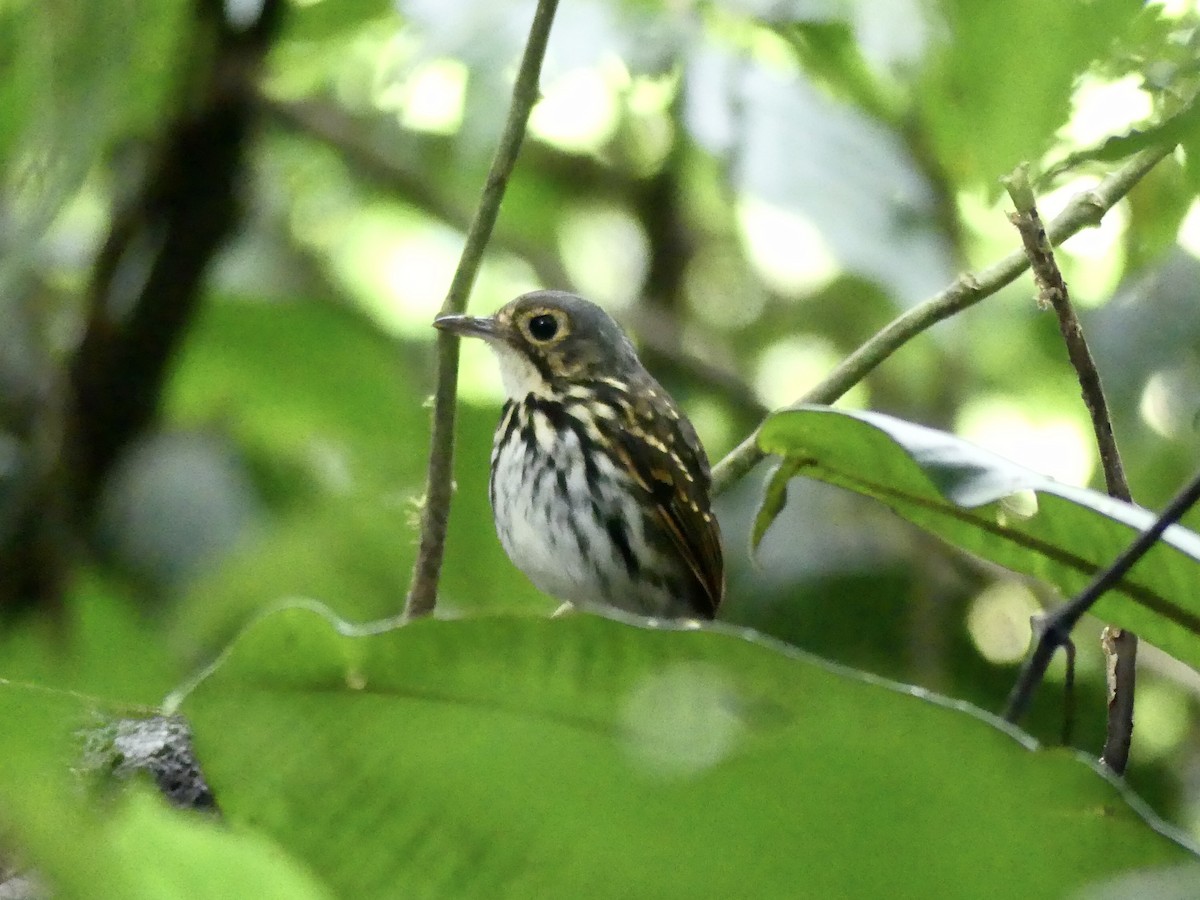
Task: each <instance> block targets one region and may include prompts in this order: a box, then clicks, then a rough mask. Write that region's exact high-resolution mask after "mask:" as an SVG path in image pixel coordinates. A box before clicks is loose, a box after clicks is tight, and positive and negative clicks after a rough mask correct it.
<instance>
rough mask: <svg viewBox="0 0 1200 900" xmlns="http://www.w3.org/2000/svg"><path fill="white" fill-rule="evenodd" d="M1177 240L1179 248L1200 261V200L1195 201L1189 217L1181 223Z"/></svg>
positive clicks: (1189, 210) (1188, 213) (1190, 208)
mask: <svg viewBox="0 0 1200 900" xmlns="http://www.w3.org/2000/svg"><path fill="white" fill-rule="evenodd" d="M1176 239H1177V240H1178V241H1179V246H1181V247H1182V248H1183V249H1184V250H1186V251H1187V252H1188V253H1190V254H1192V256H1194V257H1196V258H1197V259H1200V200H1193V201H1192V205H1191V206H1189V207H1188V211H1187V215H1185V216H1184V217H1183V221H1182V222H1180V223H1179V235H1178V237H1177V238H1176Z"/></svg>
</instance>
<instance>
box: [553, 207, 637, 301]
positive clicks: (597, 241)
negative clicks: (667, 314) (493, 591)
mask: <svg viewBox="0 0 1200 900" xmlns="http://www.w3.org/2000/svg"><path fill="white" fill-rule="evenodd" d="M558 243H559V247H560V249H561V251H562V259H563V266H564V267H565V268H566V270H567V274H568V275H569V276H570V278H571V281H572V282H573V283H574V284H575V285H577V286H578V288H579V292H580V293H581V294H583V295H584V296H586V297H587V298H588V299H589V300H592V301H594V302H596V303H599V304H600V305H601V306H604V307H606V308H608V309H609V310H612V309H624V308H627V307H629V306H632V305H633V304H634V303H635V302H636V301H637V300H638V288H639V286H640V285H641V284H642V282H643V281H644V280H645V276H646V266H647V264H648V262H649V255H650V250H649V247H648V246H647V243H646V235H645V234H644V233H643V232H642V229H641V226H640V225H638V223H637V221H636V220H635V219H634V218H633V216H632V215H630V213H629V212H628V210H626V209H624V208H623V207H620V206H615V205H609V204H594V205H593V204H590V205H587V206H581V207H574V208H571V209H569V210H567V211H566V213H565V214H564V215H563V217H562V226H561V229H560V231H559V237H558Z"/></svg>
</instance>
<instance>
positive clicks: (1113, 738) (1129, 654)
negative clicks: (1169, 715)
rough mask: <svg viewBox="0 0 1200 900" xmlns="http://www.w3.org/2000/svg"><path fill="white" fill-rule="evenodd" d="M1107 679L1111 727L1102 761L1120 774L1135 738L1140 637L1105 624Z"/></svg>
mask: <svg viewBox="0 0 1200 900" xmlns="http://www.w3.org/2000/svg"><path fill="white" fill-rule="evenodd" d="M1100 646H1101V647H1103V648H1104V662H1105V675H1106V681H1107V682H1108V728H1107V730H1106V732H1105V739H1104V750H1103V751H1102V752H1101V754H1100V762H1102V763H1104V764H1105V765H1106V766H1108V767H1109V768H1110V769H1112V770H1113V771H1114V772H1116V773H1117V774H1118V775H1120V774H1122V773H1123V772H1124V771H1125V767H1126V766H1127V765H1128V764H1129V746H1130V744H1131V743H1132V741H1133V698H1134V684H1135V681H1136V674H1135V671H1136V669H1137V648H1138V644H1137V637H1136V636H1135V635H1134V634H1133V632H1132V631H1125V630H1123V629H1120V628H1114V627H1112V626H1111V625H1106V626H1104V631H1103V632H1101V634H1100Z"/></svg>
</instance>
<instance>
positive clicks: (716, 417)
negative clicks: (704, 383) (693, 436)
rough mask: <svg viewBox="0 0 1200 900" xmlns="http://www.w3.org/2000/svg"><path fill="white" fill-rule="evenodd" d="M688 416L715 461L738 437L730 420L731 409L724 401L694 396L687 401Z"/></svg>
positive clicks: (710, 456)
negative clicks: (729, 409)
mask: <svg viewBox="0 0 1200 900" xmlns="http://www.w3.org/2000/svg"><path fill="white" fill-rule="evenodd" d="M687 417H688V418H689V419H691V422H692V425H693V426H694V427H695V429H696V433H697V434H698V435H700V441H701V443H702V444H703V445H704V449H705V450H706V451H707V452H708V456H709V458H710V459H711V460H712V461H713V462H715V461H716V457H717V455H718V454H719V453H721V452H722V451H723V450H724V449H725V448H728V447H731V446H733V442H734V440H735V438H736V436H735V435H734V433H733V423H732V422H730V421H729V411H728V409H727V408H726V406H725V405H724V404H723V403H720V402H719V401H717V400H711V399H708V398H705V397H695V398H692V399H690V400H688V403H687Z"/></svg>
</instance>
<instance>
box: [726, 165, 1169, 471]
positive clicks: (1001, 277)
mask: <svg viewBox="0 0 1200 900" xmlns="http://www.w3.org/2000/svg"><path fill="white" fill-rule="evenodd" d="M1172 150H1174V145H1173V144H1172V145H1169V146H1162V147H1153V148H1150V149H1148V150H1143V151H1142V152H1141V153H1139V154H1137V155H1136V156H1134V157H1133V158H1132V159H1131V160H1130V161H1129V162H1128V163H1126V164H1125V165H1124V166H1122V167H1121V168H1120V169H1118V170H1117V171H1115V172H1113V173H1112V174H1111V175H1109V176H1108V177H1107V178H1105V179H1104V181H1102V182H1101V183H1100V184H1099V185H1097V186H1096V187H1095V189H1093V190H1090V191H1084V192H1082V193H1080V194H1077V195H1076V196H1075V197H1073V198H1072V199H1071V202H1070V203H1068V204H1067V207H1066V209H1064V210H1063V211H1062V213H1061V214H1059V215H1058V216H1057V217H1056V218H1055V219H1054V220H1053V221H1052V222H1050V223H1049V225H1048V226H1047V227H1046V235H1047V237H1048V238H1049V240H1050V243H1051V244H1052V245H1057V244H1061V243H1062V242H1063V241H1065V240H1066V239H1067V238H1069V237H1071V235H1073V234H1075V233H1076V232H1077V231H1081V230H1083V229H1084V228H1087V227H1089V226H1092V225H1097V224H1099V222H1100V220H1101V219H1102V218H1103V217H1104V214H1105V213H1106V212H1108V211H1109V210H1110V209H1111V208H1112V207H1113V206H1114V205H1116V203H1117V202H1118V201H1119V200H1120V199H1121V198H1122V197H1124V196H1125V195H1126V194H1127V193H1129V190H1130V189H1131V188H1132V187H1133V186H1134V185H1135V184H1137V183H1138V181H1140V180H1141V179H1142V178H1143V177H1144V176H1145V175H1146V173H1147V172H1149V171H1150V170H1151V169H1153V168H1154V167H1155V166H1156V165H1157V164H1158V163H1159V162H1160V161H1161V160H1162V159H1163V158H1164V157H1166V156H1167V155H1168V154H1169V153H1171V151H1172ZM1028 268H1029V259H1028V258H1027V257H1026V255H1025V252H1024V250H1023V249H1022V250H1015V251H1013V252H1012V253H1010V254H1009V255H1008V256H1006V257H1004V258H1003V259H1001V260H1000V261H999V262H996V263H994V264H993V265H991V266H989V267H988V268H987V269H984V270H983V271H982V272H980V273H978V274H976V275H973V274H970V273H968V274H964V275H960V276H959V277H958V278H957V279H956V280H955V281H954V283H953V284H951V285H950V286H949V287H947V288H945V289H944V290H942V291H941V292H940V293H938V294H936V295H935V296H933V297H931V298H930V299H928V300H926V301H924V302H923V303H920V304H918V305H917V306H914V307H913V308H912V309H910V310H908V311H907V312H906V313H904V314H903V315H901V316H899V317H898V318H896V319H894V320H893V321H892V322H891V324H889V325H887V326H886V327H885V328H883V329H882V330H881V331H879V332H878V333H876V334H875V335H874V337H872V338H871V339H870V340H868V341H867V342H866V343H865V344H863V345H862V346H861V347H859V348H858V349H857V350H855V351H854V352H853V353H852V354H850V356H848V357H846V359H845V360H843V361H842V363H841V365H839V366H838V367H837V368H835V369H834V370H833V371H832V372H830V373H829V375H828V376H826V378H825V379H824V380H823V381H822V382H821V383H820V384H818V385H816V386H815V387H814V388H812V390H810V391H808V393H806V394H805V395H804V396H803V397H801V398H800V399H799V400H798V401H797V403H832V402H833V401H835V400H837V399H838V398H839V397H841V396H842V394H844V393H846V391H848V390H849V389H850V388H852V387H853V386H854V385H856V384H858V382H860V381H862V379H863V378H864V377H865V376H866V375H867V374H868V373H869V372H871V371H872V370H873V369H874V368H875V367H876V366H878V365H879V364H880V363H881V362H883V361H884V360H885V359H887V358H888V357H889V356H891V355H892V354H893V353H894V352H895V351H897V350H899V349H900V348H901V347H903V346H904V345H905V344H906V343H908V342H909V341H910V340H912V338H914V337H916V336H917V335H918V334H920V333H921V332H923V331H926V330H927V329H929V328H930V327H931V326H933V325H935V324H937V323H938V322H940V321H942V320H943V319H947V318H949V317H950V316H952V315H954V314H955V313H958V312H961V311H962V310H964V309H966V308H968V307H970V306H974V305H975V304H976V303H978V302H979V301H980V300H983V299H985V298H987V297H990V296H991V295H992V294H995V293H996V292H997V291H999V290H1000V289H1001V288H1003V287H1006V286H1007V285H1009V284H1011V283H1012V282H1013V281H1015V280H1016V279H1017V277H1018V276H1019V275H1021V273H1022V272H1024V271H1025V270H1026V269H1028ZM764 455H765V454H764V453H763V452H762V451H761V450H760V449H759V448H758V435H757V432H755V433H752V434H751V435H750V436H749V437H747V438H746V439H745V440H744V441H742V443H741V444H739V445H738V446H737V447H735V448H734V449H733V450H732V451H730V452H729V454H728V455H727V456H726V457H725V458H724V459H723V460H721V461H720V462H719V463H717V465H716V466H715V467H714V468H713V493H714V494H719V493H721V492H722V491H724V490H726V489H727V488H729V487H730V486H731V485H733V483H734V482H736V481H738V480H739V479H740V478H742V476H744V475H745V474H746V473H747V472H749V471H750V469H752V468H753V467H754V466H755V464H756V463H758V462H759V461H760V460H761V459H762V458H763V456H764Z"/></svg>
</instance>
